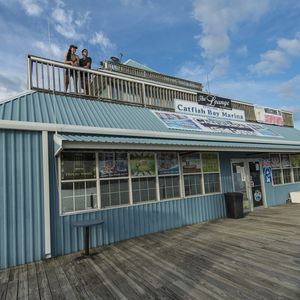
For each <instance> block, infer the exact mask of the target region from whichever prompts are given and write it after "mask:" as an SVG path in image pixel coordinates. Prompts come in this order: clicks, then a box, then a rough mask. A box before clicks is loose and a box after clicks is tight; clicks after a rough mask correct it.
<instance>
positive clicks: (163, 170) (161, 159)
mask: <svg viewBox="0 0 300 300" xmlns="http://www.w3.org/2000/svg"><path fill="white" fill-rule="evenodd" d="M157 164H158V166H157V168H158V175H168V174H179V163H178V154H177V153H176V152H160V153H158V154H157Z"/></svg>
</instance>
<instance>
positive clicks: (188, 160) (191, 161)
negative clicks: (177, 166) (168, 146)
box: [182, 153, 201, 174]
mask: <svg viewBox="0 0 300 300" xmlns="http://www.w3.org/2000/svg"><path fill="white" fill-rule="evenodd" d="M182 170H183V173H184V174H186V173H201V160H200V154H199V153H193V154H186V155H183V156H182Z"/></svg>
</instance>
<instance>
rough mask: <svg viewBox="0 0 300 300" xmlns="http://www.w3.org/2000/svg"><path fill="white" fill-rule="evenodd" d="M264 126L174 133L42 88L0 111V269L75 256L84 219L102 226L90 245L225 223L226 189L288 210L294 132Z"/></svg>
mask: <svg viewBox="0 0 300 300" xmlns="http://www.w3.org/2000/svg"><path fill="white" fill-rule="evenodd" d="M165 114H166V115H167V116H168V117H170V116H172V113H171V112H167V111H165ZM264 130H266V131H269V132H272V136H270V135H269V136H268V135H264V134H262V135H257V136H252V135H246V134H231V133H218V132H206V131H196V130H195V131H191V130H185V128H182V127H180V126H179V127H178V128H177V129H175V128H172V127H171V126H166V125H165V124H164V123H163V122H162V120H160V119H159V118H158V117H157V115H155V111H152V110H150V109H149V108H147V107H143V106H134V105H129V104H128V103H126V104H122V103H114V102H106V101H99V100H97V99H88V98H86V97H84V96H82V97H78V95H77V97H72V96H70V95H63V94H58V93H46V92H44V91H35V92H34V91H30V92H28V93H25V94H23V95H21V96H19V97H16V98H14V99H9V100H7V101H5V102H2V103H0V161H1V168H0V170H1V171H0V241H1V243H0V268H6V267H9V266H15V265H19V264H24V263H29V262H33V261H37V260H41V259H44V258H47V257H51V256H52V257H53V256H58V255H64V254H67V253H71V252H76V251H79V250H80V249H82V247H83V238H82V232H81V230H80V229H77V228H75V227H74V226H73V223H74V222H75V221H79V220H92V219H102V220H104V225H103V226H102V227H95V228H92V231H91V245H92V246H93V247H95V246H101V245H107V244H110V243H114V242H117V241H120V240H124V239H129V238H132V237H137V236H141V235H145V234H148V233H152V232H158V231H163V230H167V229H172V228H177V227H181V226H185V225H190V224H195V223H199V222H204V221H208V220H213V219H217V218H223V217H226V210H225V203H224V193H226V192H231V191H240V192H242V193H244V208H245V209H248V210H253V209H255V208H256V207H268V206H274V205H280V204H285V203H286V201H287V200H288V198H289V193H290V192H292V191H299V190H300V165H299V164H300V132H299V131H298V130H296V129H294V128H291V127H284V126H272V125H264ZM116 166H118V167H117V170H116ZM268 172H271V173H268Z"/></svg>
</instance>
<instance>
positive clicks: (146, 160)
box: [130, 152, 155, 176]
mask: <svg viewBox="0 0 300 300" xmlns="http://www.w3.org/2000/svg"><path fill="white" fill-rule="evenodd" d="M130 170H131V175H132V176H153V175H155V158H154V153H148V152H134V153H130Z"/></svg>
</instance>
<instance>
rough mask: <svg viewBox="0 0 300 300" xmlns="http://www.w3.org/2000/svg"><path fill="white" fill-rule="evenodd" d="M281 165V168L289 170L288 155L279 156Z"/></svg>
mask: <svg viewBox="0 0 300 300" xmlns="http://www.w3.org/2000/svg"><path fill="white" fill-rule="evenodd" d="M281 165H282V167H283V168H289V167H290V166H291V163H290V156H289V155H288V154H281Z"/></svg>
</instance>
